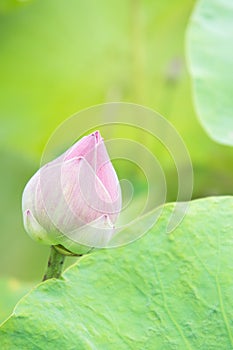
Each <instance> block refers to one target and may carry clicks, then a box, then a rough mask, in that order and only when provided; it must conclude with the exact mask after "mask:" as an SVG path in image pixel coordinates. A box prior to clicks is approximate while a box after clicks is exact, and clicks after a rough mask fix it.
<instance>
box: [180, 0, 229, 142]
mask: <svg viewBox="0 0 233 350" xmlns="http://www.w3.org/2000/svg"><path fill="white" fill-rule="evenodd" d="M232 42H233V6H232V2H231V1H229V0H200V1H199V3H198V4H197V6H196V8H195V11H194V13H193V15H192V18H191V21H190V25H189V30H188V35H187V53H188V57H189V61H188V63H189V67H190V71H191V76H192V78H193V90H194V97H195V105H196V109H197V113H198V115H199V117H200V120H201V123H202V125H203V127H204V128H205V129H206V131H207V132H208V134H209V135H210V136H211V137H212V138H213V139H214V140H216V141H218V142H220V143H223V144H225V145H231V146H233V98H232V91H233V80H232V68H233V53H232Z"/></svg>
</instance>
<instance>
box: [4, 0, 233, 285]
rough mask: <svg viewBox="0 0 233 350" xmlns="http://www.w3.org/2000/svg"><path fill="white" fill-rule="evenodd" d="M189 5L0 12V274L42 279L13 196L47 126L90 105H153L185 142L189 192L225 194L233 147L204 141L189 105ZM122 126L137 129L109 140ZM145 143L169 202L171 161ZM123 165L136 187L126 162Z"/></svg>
mask: <svg viewBox="0 0 233 350" xmlns="http://www.w3.org/2000/svg"><path fill="white" fill-rule="evenodd" d="M9 4H10V2H9ZM193 5H194V1H192V0H188V1H183V0H174V1H168V0H165V1H163V2H160V1H152V0H149V1H147V2H145V1H141V0H127V1H125V0H124V1H123V0H120V1H117V2H111V3H110V2H108V1H107V0H100V1H98V2H96V1H93V0H87V1H85V2H84V1H77V0H70V1H69V2H67V1H65V0H34V1H30V2H25V3H23V4H22V6H16V7H12V8H11V9H9V10H7V11H5V10H4V11H3V10H2V11H1V14H0V60H1V64H0V77H1V81H0V120H1V130H0V147H1V160H2V163H1V167H2V168H3V170H2V171H1V174H0V176H1V177H0V184H1V200H0V206H1V212H0V220H1V222H2V226H1V236H0V237H1V238H0V239H1V244H0V273H1V274H4V275H12V276H15V277H18V278H21V279H25V280H27V279H37V280H38V279H39V278H40V276H41V275H42V271H43V269H44V266H42V263H41V262H42V261H44V264H45V263H46V262H45V261H46V255H47V254H48V248H47V247H43V246H37V244H36V243H34V242H32V241H31V240H30V238H28V237H27V236H26V234H25V233H24V230H23V227H22V218H21V209H20V206H21V203H20V201H21V194H22V191H23V188H24V186H25V184H26V182H27V181H28V179H29V178H30V176H31V175H32V174H33V173H34V172H35V170H36V169H38V167H39V160H40V156H41V153H42V151H43V148H44V146H45V144H46V142H47V139H48V138H49V136H50V135H51V133H52V132H53V130H54V128H56V127H57V126H58V125H59V123H61V122H62V121H64V120H65V119H66V118H67V117H69V116H70V115H72V114H73V113H76V112H77V111H79V110H81V109H83V108H86V107H89V106H92V105H94V104H98V103H103V102H109V101H125V102H128V101H129V102H134V103H139V104H144V105H146V106H148V107H151V108H153V109H155V110H156V111H158V112H159V113H161V114H162V115H163V116H165V117H166V118H167V119H168V120H169V121H170V122H171V123H172V124H173V125H174V126H175V127H176V129H177V130H178V132H179V133H180V134H181V136H182V137H183V139H184V141H185V143H186V145H187V148H188V150H189V152H190V155H191V158H192V161H193V164H194V174H195V184H194V197H201V196H206V195H210V194H217V195H219V194H230V193H232V187H233V186H232V170H233V169H232V168H233V165H232V161H231V159H232V154H231V150H230V149H229V148H227V147H224V146H221V145H218V144H215V143H214V142H213V141H211V140H210V139H209V138H208V136H207V135H206V134H205V132H204V131H203V130H202V128H201V126H200V125H199V123H198V121H197V119H196V114H195V112H194V110H193V106H192V98H191V89H190V81H189V77H188V73H187V69H186V65H185V58H184V38H185V30H186V26H187V23H188V20H189V16H190V14H191V11H192V9H193ZM83 123H85V121H83ZM122 132H124V133H126V134H127V135H128V136H129V137H132V138H137V137H138V134H137V133H136V132H135V129H132V130H128V129H127V130H125V131H124V130H122V128H121V127H120V126H119V127H116V130H115V135H116V136H119V135H121V134H122ZM104 136H105V137H106V138H107V134H106V135H104ZM143 142H145V146H148V147H150V148H151V149H152V151H153V152H154V154H156V156H157V157H158V159H159V161H160V162H161V164H162V166H163V168H164V171H165V174H166V177H167V182H168V196H167V200H168V201H172V200H175V198H176V190H177V185H176V183H175V181H174V177H175V176H176V169H175V167H174V165H172V160H170V159H169V158H168V156H167V153H166V152H164V151H163V150H162V149H161V147H160V146H159V145H158V143H156V142H154V140H153V139H150V137H148V139H146V140H145V141H144V140H143ZM139 156H140V155H139ZM184 166H185V165H184ZM117 170H118V169H117ZM123 170H124V171H123V173H124V174H123V175H124V176H125V177H127V176H129V177H130V176H131V177H132V174H133V176H135V179H134V181H135V183H137V187H138V188H139V189H140V188H142V187H143V184H141V182H140V181H141V179H140V178H139V179H138V178H137V177H136V172H134V171H133V170H132V168H131V167H130V165H127V164H125V165H124V169H123ZM120 171H122V170H120V169H119V172H120ZM123 175H122V176H123Z"/></svg>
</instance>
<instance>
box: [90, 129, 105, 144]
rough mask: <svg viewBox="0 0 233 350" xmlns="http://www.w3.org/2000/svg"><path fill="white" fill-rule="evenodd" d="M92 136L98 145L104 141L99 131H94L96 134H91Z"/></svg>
mask: <svg viewBox="0 0 233 350" xmlns="http://www.w3.org/2000/svg"><path fill="white" fill-rule="evenodd" d="M91 136H94V137H95V141H96V143H97V144H98V143H100V142H101V141H102V140H103V138H102V136H101V135H100V132H99V130H96V131H94V132H93V133H92V134H91Z"/></svg>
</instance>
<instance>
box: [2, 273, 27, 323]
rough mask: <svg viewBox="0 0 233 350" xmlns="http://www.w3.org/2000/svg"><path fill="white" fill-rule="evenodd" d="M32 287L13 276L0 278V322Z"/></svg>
mask: <svg viewBox="0 0 233 350" xmlns="http://www.w3.org/2000/svg"><path fill="white" fill-rule="evenodd" d="M31 288H32V285H31V284H30V283H24V284H22V283H21V282H19V281H18V280H16V279H14V278H9V279H6V278H2V279H0V323H2V322H3V321H4V320H5V319H6V318H7V317H9V316H10V314H11V313H12V311H13V309H14V307H15V304H16V303H17V302H18V301H19V300H20V299H21V298H22V297H23V296H24V295H25V294H26V293H27V292H28V291H29V290H30V289H31Z"/></svg>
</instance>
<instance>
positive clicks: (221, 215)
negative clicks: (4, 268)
mask: <svg viewBox="0 0 233 350" xmlns="http://www.w3.org/2000/svg"><path fill="white" fill-rule="evenodd" d="M173 208H174V205H173V204H168V205H166V206H165V207H164V210H163V213H162V215H161V217H160V219H159V221H158V223H157V224H156V225H155V226H154V227H153V228H152V229H151V230H150V232H148V233H147V234H146V235H144V236H143V237H142V238H141V239H139V240H137V241H135V242H134V243H132V244H129V245H127V246H125V247H120V248H115V249H108V250H99V251H97V252H95V253H93V254H91V255H87V256H84V257H83V258H81V259H80V260H78V262H77V263H75V264H74V265H73V266H72V267H71V268H69V269H68V270H66V272H65V273H64V275H63V279H60V280H55V279H51V280H48V281H46V282H43V283H41V284H39V285H38V286H37V287H36V288H35V289H34V290H32V291H31V292H30V293H29V294H28V295H27V296H26V297H24V298H23V299H22V300H21V301H20V302H19V303H18V305H17V306H16V308H15V310H14V312H13V314H12V316H11V317H10V318H9V319H8V320H7V321H6V322H5V323H4V324H3V325H2V327H1V328H0V344H1V349H4V350H8V349H9V350H14V349H17V350H18V349H43V350H45V349H48V350H53V349H67V350H69V349H79V350H86V349H101V350H102V349H106V350H111V349H113V350H115V349H120V350H124V349H125V350H128V349H151V350H154V349H156V350H160V349H161V350H171V349H193V350H194V349H199V350H200V349H203V350H207V349H218V350H221V349H222V350H226V349H231V348H232V347H233V333H232V329H233V318H232V314H233V303H232V295H233V282H232V274H233V265H232V252H233V236H232V227H233V220H232V209H233V198H232V197H212V198H208V199H201V200H195V201H193V202H191V203H190V207H189V211H188V213H187V215H186V216H185V218H184V220H183V221H182V223H181V224H180V225H179V227H177V228H176V229H175V230H174V231H173V232H172V233H171V234H169V235H168V234H166V226H167V223H168V221H169V218H170V215H171V213H172V210H173ZM154 214H155V213H152V214H151V215H154ZM141 220H143V219H141ZM146 220H148V217H147V218H146Z"/></svg>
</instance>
